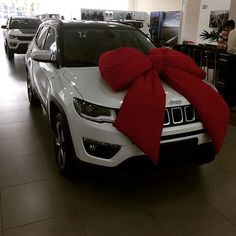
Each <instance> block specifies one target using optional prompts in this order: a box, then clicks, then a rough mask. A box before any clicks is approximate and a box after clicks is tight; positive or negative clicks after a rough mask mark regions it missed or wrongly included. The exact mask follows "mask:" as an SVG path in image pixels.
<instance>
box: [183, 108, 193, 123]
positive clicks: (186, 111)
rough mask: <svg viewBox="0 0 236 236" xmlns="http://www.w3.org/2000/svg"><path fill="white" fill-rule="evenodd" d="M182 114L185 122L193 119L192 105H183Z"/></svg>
mask: <svg viewBox="0 0 236 236" xmlns="http://www.w3.org/2000/svg"><path fill="white" fill-rule="evenodd" d="M184 115H185V119H186V121H187V122H189V121H194V120H195V118H196V116H195V111H194V109H193V107H192V106H185V107H184Z"/></svg>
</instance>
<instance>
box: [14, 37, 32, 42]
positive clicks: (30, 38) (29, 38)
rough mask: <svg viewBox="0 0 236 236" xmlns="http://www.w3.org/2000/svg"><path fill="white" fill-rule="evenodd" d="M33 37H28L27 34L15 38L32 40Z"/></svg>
mask: <svg viewBox="0 0 236 236" xmlns="http://www.w3.org/2000/svg"><path fill="white" fill-rule="evenodd" d="M33 38H34V37H29V36H18V37H17V39H18V40H21V41H32V39H33Z"/></svg>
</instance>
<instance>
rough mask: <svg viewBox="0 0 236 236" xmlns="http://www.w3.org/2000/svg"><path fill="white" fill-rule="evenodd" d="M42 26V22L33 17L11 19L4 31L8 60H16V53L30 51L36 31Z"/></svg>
mask: <svg viewBox="0 0 236 236" xmlns="http://www.w3.org/2000/svg"><path fill="white" fill-rule="evenodd" d="M40 24H41V20H39V19H38V18H32V17H10V18H9V19H8V20H7V23H6V25H2V26H1V28H2V29H4V32H3V37H4V46H5V51H6V53H7V56H8V59H9V60H13V59H14V53H17V54H24V53H26V51H27V49H28V45H29V43H30V42H31V41H32V39H33V37H34V35H35V34H36V31H37V29H38V27H39V25H40Z"/></svg>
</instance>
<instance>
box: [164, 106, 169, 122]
mask: <svg viewBox="0 0 236 236" xmlns="http://www.w3.org/2000/svg"><path fill="white" fill-rule="evenodd" d="M169 124H170V115H169V112H168V110H167V109H166V110H165V118H164V126H165V125H169Z"/></svg>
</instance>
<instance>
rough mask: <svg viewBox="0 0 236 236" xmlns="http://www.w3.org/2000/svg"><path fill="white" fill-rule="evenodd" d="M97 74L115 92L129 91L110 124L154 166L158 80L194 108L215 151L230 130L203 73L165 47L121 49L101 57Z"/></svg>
mask: <svg viewBox="0 0 236 236" xmlns="http://www.w3.org/2000/svg"><path fill="white" fill-rule="evenodd" d="M99 69H100V72H101V75H102V77H103V79H104V80H106V81H107V83H108V84H109V85H110V86H111V87H112V89H113V90H114V91H120V90H126V89H128V92H127V94H126V96H125V98H124V101H123V104H122V106H121V108H120V111H119V114H118V116H117V118H116V120H115V122H114V124H113V125H114V126H115V127H116V128H117V129H118V130H120V131H121V132H122V133H123V134H125V135H126V136H127V137H128V138H129V139H130V140H131V141H132V142H133V143H134V144H136V146H137V147H139V148H140V149H141V150H142V151H143V152H144V153H145V154H146V155H147V156H148V157H149V158H150V159H151V160H152V161H153V162H154V163H157V158H158V154H159V148H160V139H161V133H162V128H163V122H164V113H165V91H164V90H163V88H162V84H161V80H160V77H161V79H163V80H165V81H166V82H167V83H168V84H169V85H170V86H171V87H172V88H174V89H175V90H176V91H178V92H179V93H181V94H182V95H183V96H184V97H185V98H186V99H188V101H189V102H190V103H191V104H192V105H193V107H194V108H195V109H196V111H197V112H198V114H199V116H200V119H201V122H202V123H203V125H204V127H205V128H206V129H207V132H208V134H209V136H210V137H211V139H212V141H213V143H214V147H215V151H216V152H217V153H218V152H219V151H220V149H221V146H222V144H223V142H224V138H225V134H226V131H227V127H228V117H229V111H228V106H227V105H226V103H225V101H224V100H223V98H222V97H221V96H220V95H219V94H218V93H217V92H216V91H215V90H214V89H212V88H211V87H210V86H209V85H207V84H206V83H205V82H203V81H202V80H203V79H204V78H205V72H204V71H203V70H202V69H201V68H200V67H198V66H197V65H196V64H195V63H194V61H193V60H192V59H191V58H190V57H188V56H187V55H185V54H183V53H180V52H177V51H175V50H171V49H166V48H155V49H151V50H150V51H149V53H148V54H147V55H145V54H143V53H142V52H140V51H138V50H137V49H134V48H119V49H116V50H113V51H109V52H106V53H104V54H103V55H102V56H101V57H100V60H99Z"/></svg>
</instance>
